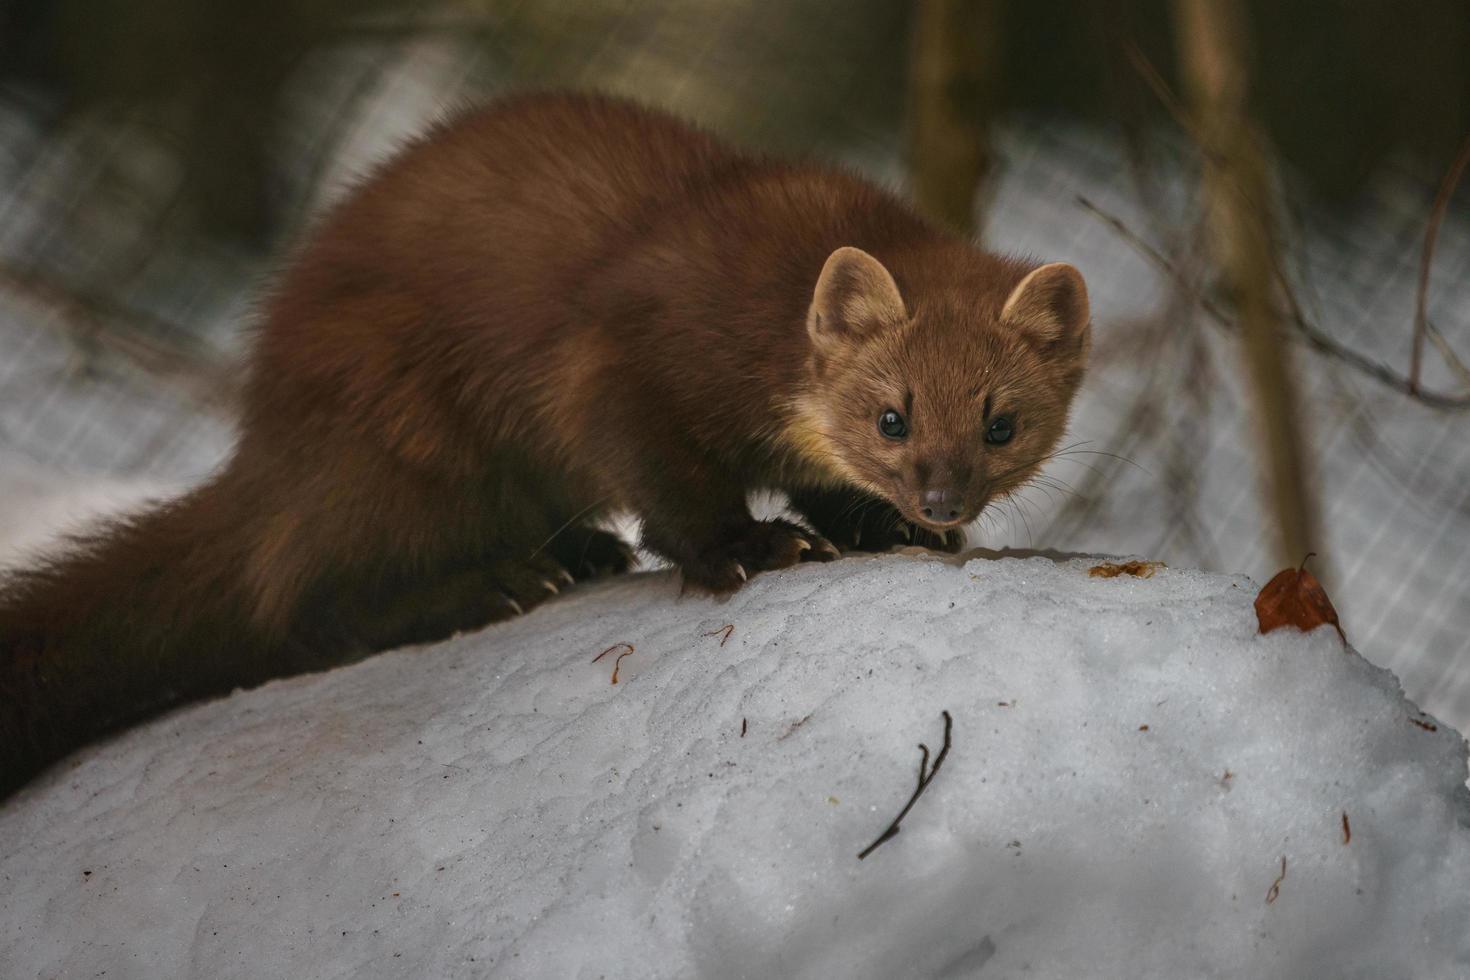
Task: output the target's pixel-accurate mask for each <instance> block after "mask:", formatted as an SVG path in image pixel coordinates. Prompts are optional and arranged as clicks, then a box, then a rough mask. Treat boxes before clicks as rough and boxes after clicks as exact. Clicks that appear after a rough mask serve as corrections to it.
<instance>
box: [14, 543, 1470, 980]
mask: <svg viewBox="0 0 1470 980" xmlns="http://www.w3.org/2000/svg"><path fill="white" fill-rule="evenodd" d="M1091 564H1093V563H1092V562H1089V561H1071V562H1063V563H1054V562H1052V561H1050V560H1047V559H1043V558H1030V559H1025V560H1016V559H1006V560H1000V561H996V560H985V559H975V560H970V561H968V562H965V563H963V564H960V563H952V562H945V561H940V560H935V559H929V560H924V559H919V558H916V557H913V556H883V557H880V558H873V559H849V560H845V561H842V562H837V563H834V564H832V565H827V566H805V567H799V568H795V569H791V570H789V571H786V572H782V573H776V574H766V575H761V576H758V577H757V578H756V579H755V580H753V581H752V582H751V583H750V585H749V586H747V587H746V588H745V589H743V590H742V591H741V592H740V593H739V594H737V595H736V596H734V597H733V598H732V599H730V600H728V601H725V602H716V601H713V600H709V599H703V598H693V597H688V598H682V599H681V598H678V597H677V587H676V585H675V583H674V580H673V579H672V578H671V577H669V576H668V575H667V574H662V573H660V574H652V575H640V576H635V577H632V578H629V579H625V580H622V581H618V582H614V583H608V584H605V585H602V586H599V587H595V588H589V589H579V590H576V591H575V592H574V593H573V594H571V595H568V596H565V597H563V598H561V599H559V600H558V601H556V602H553V603H551V604H549V605H547V606H545V607H543V608H541V609H540V610H538V611H536V612H534V613H532V614H531V615H529V616H527V617H525V618H523V619H520V620H518V621H515V622H511V623H508V624H504V625H502V626H498V627H495V628H492V629H490V630H487V631H485V632H482V633H479V634H476V635H471V636H464V637H461V638H459V639H457V640H455V641H453V642H450V643H445V644H441V645H438V646H436V647H433V648H429V649H419V650H408V651H401V652H397V653H392V654H388V655H385V656H381V657H377V658H374V659H372V660H370V661H367V662H364V663H362V664H358V665H356V666H353V667H350V668H345V669H341V670H337V671H333V672H330V673H327V674H323V675H318V676H314V677H307V678H298V679H295V680H291V681H286V682H278V683H274V684H271V685H268V686H267V687H265V688H262V689H259V690H256V691H253V692H248V693H244V694H238V695H236V696H234V697H232V698H229V699H226V700H224V701H220V702H217V703H214V704H210V705H203V706H199V707H196V708H193V709H190V710H188V711H185V712H182V713H179V714H176V715H174V716H172V717H170V718H167V719H164V720H162V721H161V722H158V723H156V724H154V725H151V726H149V727H146V728H143V729H140V730H137V731H134V732H132V733H129V734H128V735H126V736H124V737H122V738H120V739H118V740H116V741H114V742H113V743H111V744H109V745H107V746H104V747H102V748H100V749H97V750H94V751H92V752H89V753H87V754H86V755H85V756H84V757H83V759H82V760H81V761H80V763H78V764H76V765H74V766H73V767H72V768H70V769H69V770H68V771H66V772H64V773H62V774H60V775H58V776H53V777H52V778H50V779H49V780H48V781H47V782H46V783H43V784H41V785H38V786H37V787H35V788H33V789H32V790H31V791H29V792H28V793H26V794H25V795H24V796H22V797H21V798H18V799H17V800H15V801H13V802H12V803H11V805H9V806H8V807H7V808H5V809H4V810H3V811H0V842H3V845H0V850H3V857H0V882H3V888H0V976H5V977H33V976H67V977H81V976H92V975H94V974H96V973H98V972H99V971H101V970H106V971H107V976H108V977H109V978H111V980H115V978H119V977H124V978H128V977H137V978H154V977H162V976H178V977H183V976H193V977H211V978H230V977H314V978H336V977H341V978H347V977H485V976H490V977H585V978H595V977H692V976H699V977H752V978H768V977H814V978H815V977H821V978H827V977H844V978H847V977H852V978H864V977H873V978H890V977H899V976H903V977H952V978H959V977H982V978H983V977H1012V976H1018V975H1021V974H1025V975H1026V976H1029V977H1037V978H1041V977H1079V976H1120V977H1121V976H1127V977H1130V978H1141V977H1169V978H1178V977H1197V976H1254V977H1309V976H1331V977H1384V976H1403V977H1407V976H1413V977H1416V978H1435V977H1454V976H1465V975H1467V974H1470V888H1467V886H1466V883H1467V882H1470V800H1467V795H1466V791H1465V789H1464V786H1463V783H1464V780H1465V775H1466V746H1465V743H1464V740H1463V739H1462V738H1461V737H1460V735H1459V734H1458V733H1456V732H1455V731H1453V730H1451V729H1450V728H1448V727H1447V726H1445V725H1442V724H1438V723H1437V722H1436V721H1435V720H1434V719H1432V718H1429V717H1427V716H1424V715H1422V714H1420V713H1419V712H1418V711H1417V710H1416V709H1415V707H1414V706H1413V705H1412V704H1410V703H1408V702H1407V701H1406V700H1405V699H1404V697H1403V695H1402V693H1401V692H1400V690H1399V687H1398V684H1397V682H1396V681H1395V679H1394V677H1393V676H1392V675H1391V674H1389V673H1388V672H1386V671H1383V670H1380V669H1378V668H1375V667H1373V666H1372V665H1370V664H1368V663H1367V662H1365V661H1364V660H1362V659H1361V658H1360V657H1358V656H1357V655H1356V654H1354V653H1352V652H1345V651H1344V649H1343V647H1342V644H1341V642H1340V641H1339V639H1338V637H1337V634H1336V633H1335V632H1333V631H1332V630H1331V629H1330V628H1328V629H1319V630H1316V631H1314V632H1313V633H1311V634H1301V633H1298V632H1295V631H1279V632H1276V633H1273V634H1271V635H1268V636H1260V635H1258V634H1257V633H1256V624H1255V617H1254V613H1253V612H1252V609H1251V601H1252V599H1253V597H1254V595H1255V586H1253V585H1252V584H1251V583H1250V582H1249V581H1248V580H1245V579H1242V578H1230V577H1225V576H1219V575H1212V574H1204V573H1199V572H1187V571H1177V570H1170V569H1161V570H1159V571H1158V572H1157V573H1156V574H1154V575H1153V577H1151V578H1135V577H1130V576H1127V575H1123V576H1119V577H1116V578H1098V577H1091V576H1089V574H1088V569H1089V566H1090V565H1091ZM727 625H732V626H733V627H734V629H733V630H729V631H725V630H722V628H723V627H725V626H727ZM618 643H626V644H629V645H631V646H632V647H633V652H632V653H631V654H627V655H626V656H623V657H622V658H621V661H620V662H618V661H617V658H618V655H619V654H625V653H627V647H620V648H618V649H616V650H614V651H613V652H611V653H609V654H608V655H607V656H605V657H603V658H602V659H601V660H599V661H598V662H597V663H593V662H592V660H593V657H594V656H596V655H597V654H598V653H599V652H601V651H603V650H604V649H606V648H608V647H610V646H613V645H614V644H618ZM614 669H616V670H617V673H618V683H617V684H616V685H614V684H612V683H610V679H611V677H612V674H613V671H614ZM942 711H949V712H950V713H951V715H952V717H953V720H954V727H953V743H952V744H953V747H952V750H951V751H950V753H949V755H948V757H947V758H946V760H945V762H944V765H943V767H942V769H941V770H940V771H939V772H938V773H937V775H935V776H934V778H933V781H932V783H931V784H930V785H929V786H928V789H927V791H926V792H925V793H924V795H923V796H922V797H921V798H920V799H919V800H918V801H917V802H916V803H915V805H914V806H913V808H912V809H911V810H910V811H909V813H908V815H907V817H906V818H905V820H904V822H903V824H902V830H901V832H900V833H899V834H898V835H897V836H895V837H893V838H892V839H890V840H888V841H887V842H886V843H884V844H883V845H882V846H881V847H879V848H878V849H877V850H875V851H873V852H872V853H871V854H870V855H869V856H868V857H867V858H866V859H865V860H861V861H860V860H858V857H857V855H858V853H859V851H861V850H862V849H863V848H864V847H866V846H867V845H868V844H870V843H872V841H873V840H874V839H875V838H876V837H878V835H879V834H880V833H881V832H882V831H883V830H884V828H885V827H886V826H888V824H889V823H890V821H891V820H892V819H893V817H894V816H895V815H896V814H897V813H898V812H899V810H900V809H901V808H902V807H903V805H904V804H905V803H906V802H907V801H908V799H909V797H910V795H911V794H912V792H913V790H914V788H915V781H916V778H917V775H918V772H919V762H920V753H919V749H918V747H917V745H918V743H920V742H924V743H926V744H927V745H928V746H929V747H930V748H931V749H933V750H935V751H937V750H938V749H939V747H940V744H941V742H942V739H943V720H942V717H941V712H942ZM1283 869H1284V875H1283Z"/></svg>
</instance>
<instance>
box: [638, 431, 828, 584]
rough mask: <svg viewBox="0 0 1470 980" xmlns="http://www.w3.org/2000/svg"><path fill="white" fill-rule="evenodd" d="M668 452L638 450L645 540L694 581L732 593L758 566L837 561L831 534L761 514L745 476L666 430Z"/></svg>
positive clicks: (764, 568) (665, 449)
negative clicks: (754, 509) (752, 504)
mask: <svg viewBox="0 0 1470 980" xmlns="http://www.w3.org/2000/svg"><path fill="white" fill-rule="evenodd" d="M664 437H665V438H666V439H668V440H669V441H667V442H666V443H665V445H664V447H663V451H662V452H652V451H650V452H649V453H647V454H641V455H638V456H636V457H635V458H637V459H640V460H649V461H658V465H648V466H640V467H639V469H640V470H641V471H642V472H641V474H640V475H639V476H638V477H637V478H636V479H637V482H638V483H639V484H640V486H641V492H640V496H641V498H642V499H641V506H640V510H641V511H642V517H643V546H644V547H645V548H647V549H648V550H649V551H652V552H655V553H656V554H659V555H662V556H663V557H665V558H667V559H669V560H670V561H672V562H673V563H674V564H676V565H678V566H679V568H680V570H681V572H682V573H683V576H684V584H685V586H686V587H688V586H694V587H696V588H700V589H705V590H707V591H710V592H715V593H724V592H730V591H733V590H735V589H738V588H739V587H740V586H741V585H743V584H744V583H745V582H746V581H747V580H748V579H749V578H750V577H751V576H752V575H755V574H756V573H757V572H763V571H770V570H772V569H777V568H787V567H789V566H791V565H795V564H797V563H798V562H804V561H831V560H833V559H834V558H837V557H838V551H837V549H836V548H835V547H833V546H832V543H831V542H829V541H828V540H827V539H826V538H823V537H822V536H821V535H819V534H815V533H813V532H811V531H808V530H807V529H805V528H803V527H800V526H798V525H796V524H794V523H792V522H790V521H784V520H769V521H758V520H756V519H755V518H754V517H752V516H751V514H750V510H749V507H748V506H747V504H746V490H745V488H744V487H743V486H742V484H741V482H740V481H739V479H737V478H736V477H734V476H733V475H729V474H721V473H719V472H717V471H716V470H714V469H713V468H712V466H711V465H710V464H709V463H708V462H707V461H706V460H705V459H702V458H701V457H700V455H699V454H698V453H697V452H695V451H693V450H692V449H689V448H688V447H685V446H682V445H680V443H678V442H675V441H674V440H673V439H672V438H670V437H671V433H669V432H667V430H666V431H665V433H664Z"/></svg>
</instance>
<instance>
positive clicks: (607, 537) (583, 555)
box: [546, 526, 638, 582]
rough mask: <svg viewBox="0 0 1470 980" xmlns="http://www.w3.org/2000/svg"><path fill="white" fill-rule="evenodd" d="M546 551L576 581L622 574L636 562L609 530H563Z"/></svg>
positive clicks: (586, 527)
mask: <svg viewBox="0 0 1470 980" xmlns="http://www.w3.org/2000/svg"><path fill="white" fill-rule="evenodd" d="M546 550H547V552H548V553H549V554H550V555H551V556H552V557H553V558H555V559H556V560H557V561H559V562H560V563H561V564H562V567H564V568H566V569H567V570H568V571H570V572H571V574H572V577H573V578H575V579H576V580H577V581H579V582H580V581H583V580H585V579H593V578H604V577H606V576H608V575H621V574H623V573H624V572H626V571H627V570H628V569H630V568H632V567H633V566H634V565H636V564H637V563H638V557H637V555H635V554H634V553H633V549H632V548H630V547H628V543H627V542H626V541H624V540H623V539H622V538H620V537H618V536H617V535H616V534H613V533H612V532H611V531H604V530H602V529H601V528H597V527H591V526H575V527H570V528H566V529H564V530H563V531H562V532H561V533H559V534H557V535H556V536H555V537H554V538H553V539H552V540H551V541H550V542H549V543H548V544H547V546H546Z"/></svg>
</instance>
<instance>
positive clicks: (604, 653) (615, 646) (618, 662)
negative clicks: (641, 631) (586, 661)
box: [592, 643, 633, 684]
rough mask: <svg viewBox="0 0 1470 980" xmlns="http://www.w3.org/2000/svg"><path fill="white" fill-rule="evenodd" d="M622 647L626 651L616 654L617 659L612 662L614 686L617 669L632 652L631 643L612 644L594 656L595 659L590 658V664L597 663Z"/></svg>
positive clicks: (616, 679) (616, 678)
mask: <svg viewBox="0 0 1470 980" xmlns="http://www.w3.org/2000/svg"><path fill="white" fill-rule="evenodd" d="M622 647H627V648H628V649H626V650H624V651H623V652H622V653H620V654H618V656H617V659H616V660H614V661H613V672H612V682H613V683H614V684H616V683H617V682H618V667H619V666H620V665H621V664H622V662H623V658H624V657H626V656H627V655H628V654H630V653H632V652H633V644H631V643H614V644H613V645H612V646H610V647H608V648H607V649H606V650H604V651H602V652H601V653H599V654H598V655H597V656H595V657H593V658H592V662H593V663H597V661H599V660H601V659H602V658H603V657H605V656H607V655H608V654H609V653H612V652H613V651H614V650H617V649H620V648H622Z"/></svg>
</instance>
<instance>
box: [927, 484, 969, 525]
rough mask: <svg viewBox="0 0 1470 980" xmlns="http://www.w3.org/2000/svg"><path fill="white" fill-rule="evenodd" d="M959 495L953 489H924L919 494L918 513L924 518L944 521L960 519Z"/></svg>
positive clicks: (960, 502)
mask: <svg viewBox="0 0 1470 980" xmlns="http://www.w3.org/2000/svg"><path fill="white" fill-rule="evenodd" d="M962 503H963V501H961V500H960V495H959V493H958V492H956V491H954V490H925V491H924V492H923V493H921V494H919V513H921V514H923V515H924V519H925V520H929V521H937V522H939V523H941V524H942V523H946V522H948V521H957V520H959V519H960V512H961V504H962Z"/></svg>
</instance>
